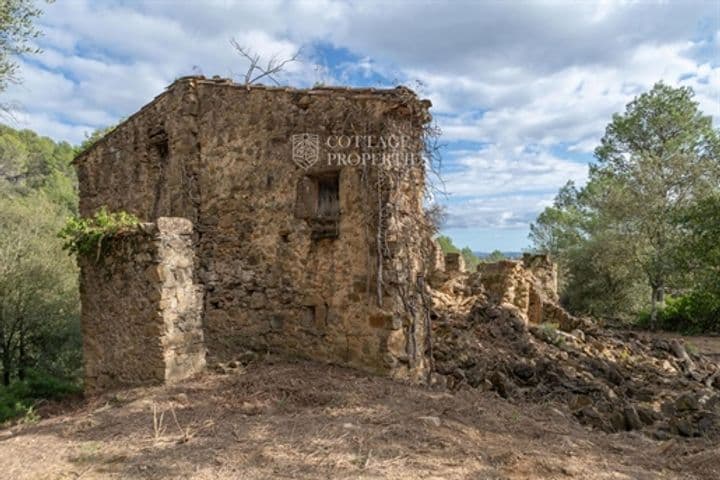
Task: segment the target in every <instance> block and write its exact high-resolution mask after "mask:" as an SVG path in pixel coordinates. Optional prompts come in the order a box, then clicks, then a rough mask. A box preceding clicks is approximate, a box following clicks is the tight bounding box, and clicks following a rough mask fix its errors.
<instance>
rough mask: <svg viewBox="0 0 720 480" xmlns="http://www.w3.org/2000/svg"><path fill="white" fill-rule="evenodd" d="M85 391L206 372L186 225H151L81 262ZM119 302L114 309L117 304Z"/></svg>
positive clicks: (171, 221)
mask: <svg viewBox="0 0 720 480" xmlns="http://www.w3.org/2000/svg"><path fill="white" fill-rule="evenodd" d="M80 264H81V275H80V294H81V301H82V329H83V332H82V333H83V355H84V359H85V387H86V389H87V390H88V391H90V392H93V391H99V390H105V389H108V388H113V387H119V386H124V385H139V384H154V383H163V382H174V381H177V380H181V379H184V378H187V377H189V376H191V375H193V374H195V373H197V372H199V371H201V370H202V369H203V368H204V366H205V346H204V343H203V331H202V324H201V313H202V288H201V287H200V285H198V284H197V283H195V282H194V280H193V279H194V268H195V266H196V258H195V250H194V245H193V239H192V224H191V223H190V222H189V221H188V220H186V219H181V218H165V217H161V218H158V219H157V222H156V223H147V224H144V225H142V227H141V228H138V229H137V230H136V231H131V232H125V233H123V234H121V235H119V236H117V237H113V238H111V239H109V240H107V241H106V243H105V244H104V245H102V250H101V255H99V256H97V257H95V256H83V257H81V258H80ZM119 297H120V298H122V299H123V301H118V298H119Z"/></svg>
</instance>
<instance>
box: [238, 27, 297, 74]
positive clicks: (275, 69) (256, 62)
mask: <svg viewBox="0 0 720 480" xmlns="http://www.w3.org/2000/svg"><path fill="white" fill-rule="evenodd" d="M230 45H232V46H233V48H234V49H235V50H236V51H237V52H238V53H239V54H240V55H241V56H242V57H243V58H245V59H246V60H247V61H248V62H250V63H249V65H248V68H247V71H246V72H245V75H244V77H243V84H244V85H252V84H254V83H256V82H257V81H259V80H261V79H263V78H268V79H270V80H272V81H273V82H274V83H275V84H276V85H280V82H279V81H278V80H277V79H276V78H275V75H277V74H278V73H280V72H282V71H283V70H284V69H285V67H286V66H287V65H288V64H289V63H292V62H295V61H297V59H298V57H299V56H300V50H298V51H297V52H295V53H294V54H293V56H292V57H290V58H286V59H282V60H281V59H279V58H278V56H277V55H273V56H272V57H270V59H269V60H268V61H267V62H266V63H265V66H264V67H263V66H262V63H263V62H262V57H261V56H260V54H259V53H256V52H253V51H252V50H250V49H248V48H246V47H244V46H242V45H240V44H239V43H238V42H237V40H235V39H234V38H231V39H230Z"/></svg>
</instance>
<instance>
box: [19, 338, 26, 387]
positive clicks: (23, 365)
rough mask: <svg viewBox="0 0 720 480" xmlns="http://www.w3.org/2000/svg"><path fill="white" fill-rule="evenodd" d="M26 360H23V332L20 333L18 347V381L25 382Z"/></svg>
mask: <svg viewBox="0 0 720 480" xmlns="http://www.w3.org/2000/svg"><path fill="white" fill-rule="evenodd" d="M26 363H27V358H25V332H23V331H20V345H19V357H18V380H20V381H22V380H25V368H26Z"/></svg>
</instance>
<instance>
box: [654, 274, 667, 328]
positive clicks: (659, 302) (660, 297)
mask: <svg viewBox="0 0 720 480" xmlns="http://www.w3.org/2000/svg"><path fill="white" fill-rule="evenodd" d="M664 308H665V286H664V285H658V286H653V287H652V293H651V298H650V328H651V329H652V330H656V329H657V316H658V311H660V310H662V309H664Z"/></svg>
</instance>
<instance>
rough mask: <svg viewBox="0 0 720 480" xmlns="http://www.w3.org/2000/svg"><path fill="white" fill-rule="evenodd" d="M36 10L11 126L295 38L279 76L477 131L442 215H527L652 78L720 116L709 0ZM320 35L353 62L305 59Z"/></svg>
mask: <svg viewBox="0 0 720 480" xmlns="http://www.w3.org/2000/svg"><path fill="white" fill-rule="evenodd" d="M44 8H45V9H46V14H45V16H44V17H43V19H42V25H41V27H42V30H44V32H45V37H44V38H42V39H40V40H39V43H40V45H41V46H42V47H43V49H44V53H43V54H42V55H39V56H35V57H33V58H31V59H28V60H27V61H26V62H24V63H23V65H22V67H23V77H24V79H25V83H24V85H22V86H18V87H14V88H12V89H11V90H10V91H8V92H7V101H17V102H19V103H20V104H21V106H22V109H21V111H20V112H19V113H18V115H17V117H18V118H19V119H20V120H21V121H22V122H23V126H24V127H28V128H33V129H35V130H38V131H40V132H41V133H43V134H45V135H49V136H52V137H54V138H57V139H67V140H70V141H72V142H79V141H81V140H82V139H83V138H84V133H86V132H89V131H91V130H92V129H94V128H99V127H104V126H107V125H108V124H111V123H114V122H115V121H117V120H118V119H120V118H122V117H124V116H127V115H129V114H131V113H133V112H134V111H135V110H137V109H138V108H139V107H140V106H142V105H143V104H144V103H146V102H147V101H149V100H150V99H152V98H153V97H154V96H155V95H157V94H158V93H160V92H161V91H162V90H163V88H164V87H165V86H166V85H168V84H169V83H171V82H172V81H173V79H174V78H176V77H178V76H181V75H187V74H191V73H193V72H194V71H195V72H197V70H199V71H201V72H202V73H203V74H205V75H206V76H211V75H215V74H218V75H222V76H230V75H233V74H234V75H240V74H242V73H243V72H244V69H245V65H246V64H245V62H244V61H243V60H242V59H241V58H240V57H239V56H238V55H237V54H236V53H235V52H234V51H233V50H232V48H231V47H230V45H229V42H228V40H229V39H230V38H231V37H236V38H237V39H238V41H239V42H240V43H242V44H246V45H247V46H248V47H250V48H252V49H253V50H255V51H257V52H258V53H260V54H262V55H264V56H266V57H267V56H271V55H273V54H278V55H280V56H283V57H287V56H289V55H291V54H292V53H293V52H295V51H296V50H297V49H298V48H300V47H304V49H303V53H304V55H305V58H306V61H305V62H304V63H295V64H291V65H289V67H288V71H287V72H286V74H285V75H284V77H283V80H284V81H288V82H291V83H293V84H296V85H305V86H307V85H311V84H313V83H315V82H318V81H320V82H324V83H336V82H342V83H349V82H356V83H362V82H365V81H367V82H371V81H374V80H373V79H375V78H377V76H378V75H380V76H383V77H385V78H386V79H388V80H389V82H393V81H394V80H395V79H396V78H397V79H399V80H401V81H405V82H408V83H410V84H413V85H414V86H416V87H419V89H420V90H421V93H422V94H423V95H425V96H428V97H429V98H430V99H431V100H432V101H433V104H434V107H433V112H434V113H435V114H436V117H437V118H438V119H439V121H440V124H441V126H442V127H443V130H444V140H446V141H472V142H479V143H481V144H484V145H486V146H485V147H483V148H481V149H476V150H474V151H471V152H466V153H464V154H462V155H459V156H458V157H457V161H456V163H455V164H454V165H453V167H454V171H459V172H460V173H452V174H449V175H447V185H448V190H449V191H450V193H451V194H453V195H454V197H453V198H457V197H462V198H464V199H465V201H464V203H459V202H457V201H451V202H450V213H451V218H453V219H454V221H453V222H454V223H453V224H454V225H455V226H459V225H463V226H467V227H472V226H481V225H482V226H493V227H492V228H508V226H509V225H514V227H512V228H520V227H519V226H520V225H522V224H523V222H525V224H526V223H527V221H528V219H529V218H532V216H533V215H534V214H536V213H537V211H539V209H541V208H542V206H543V205H545V203H546V202H548V201H549V200H550V199H552V196H553V194H554V191H555V190H556V189H557V188H558V187H559V186H560V185H562V184H563V183H565V181H566V180H568V179H574V180H577V181H581V182H582V181H583V179H584V176H585V171H586V166H585V165H582V164H579V163H576V162H573V161H571V160H570V159H568V158H563V156H562V154H561V153H558V152H563V151H568V152H573V154H577V153H587V152H591V151H592V150H593V148H594V147H595V145H596V144H597V142H598V140H599V138H600V136H601V135H602V133H603V130H604V127H605V125H606V123H607V122H608V121H609V119H610V117H611V115H612V113H614V112H617V111H621V110H622V109H623V108H624V105H625V104H626V103H627V102H628V101H630V100H631V99H632V98H633V96H635V95H637V94H638V93H640V92H642V91H643V90H646V89H648V88H650V87H651V86H652V84H653V83H654V82H656V81H658V80H661V79H662V80H664V81H666V82H668V83H670V84H684V85H690V86H692V87H693V88H694V89H695V91H696V93H697V99H698V101H699V102H700V105H701V108H702V109H703V110H704V111H705V112H707V113H709V114H712V115H714V116H715V120H716V122H717V121H718V119H720V97H719V95H720V62H718V54H717V52H718V50H719V49H720V28H718V26H719V24H720V18H719V15H720V12H718V10H717V7H716V5H715V4H714V3H713V2H704V1H690V2H665V1H660V0H658V1H643V2H628V1H622V0H619V1H613V0H603V1H602V2H599V3H591V2H557V1H536V2H522V3H518V2H470V1H461V0H458V1H457V2H453V3H452V4H448V3H443V2H435V1H431V0H427V1H422V2H384V3H382V4H380V3H377V2H340V1H333V0H317V1H300V2H291V1H288V0H267V1H263V2H244V1H229V0H214V1H207V2H169V1H153V2H140V1H134V0H124V1H116V2H91V1H89V0H73V1H71V2H55V3H53V4H50V5H47V6H44ZM703 25H710V26H711V27H712V30H710V31H707V28H706V30H705V31H703V30H702V29H701V27H702V26H703ZM318 45H330V46H332V47H334V48H337V49H343V51H349V52H351V54H352V55H355V56H356V57H357V58H358V59H359V60H357V61H355V62H350V61H347V59H345V58H343V59H342V60H337V59H332V58H329V59H328V58H326V59H323V58H318V57H319V50H318V48H317V47H318ZM708 52H710V53H708ZM316 63H317V64H319V65H316ZM415 81H417V83H415ZM455 153H456V154H457V152H455ZM543 202H545V203H543Z"/></svg>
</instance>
